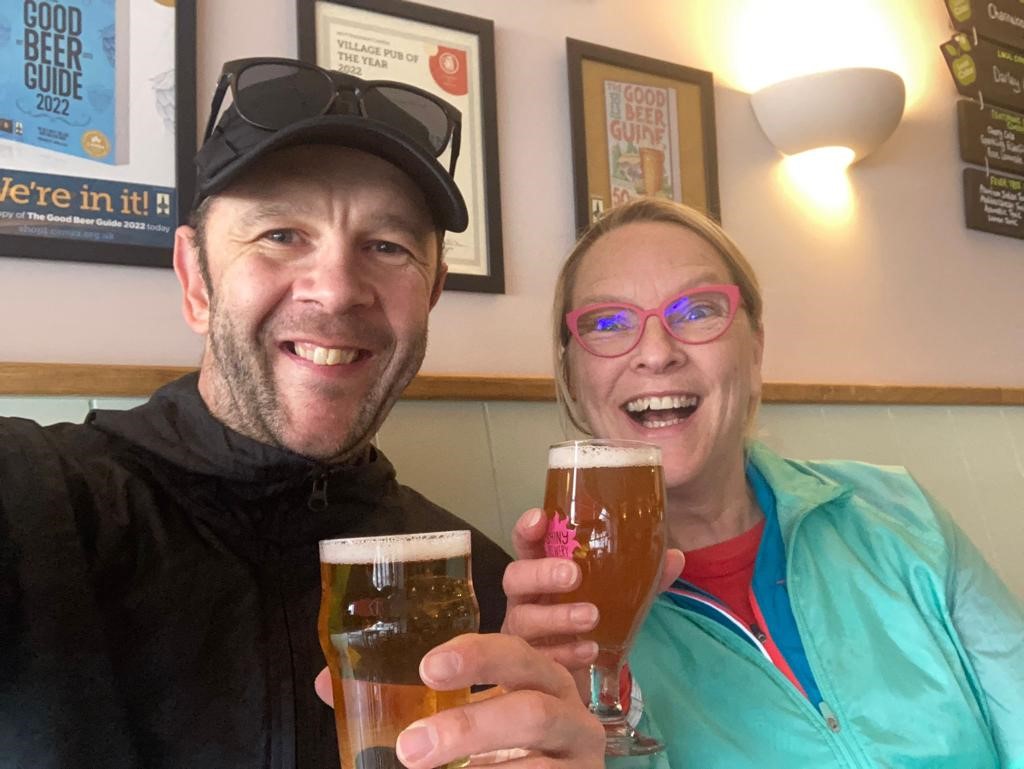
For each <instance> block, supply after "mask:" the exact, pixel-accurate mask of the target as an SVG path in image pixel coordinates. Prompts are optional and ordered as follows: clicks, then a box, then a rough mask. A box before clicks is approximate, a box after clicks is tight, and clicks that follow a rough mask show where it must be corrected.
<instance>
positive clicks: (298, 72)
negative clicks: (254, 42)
mask: <svg viewBox="0 0 1024 769" xmlns="http://www.w3.org/2000/svg"><path fill="white" fill-rule="evenodd" d="M228 87H230V88H231V97H232V98H233V99H234V102H235V109H236V110H237V111H238V114H239V115H240V116H241V118H242V119H243V120H245V121H246V122H247V123H249V124H250V125H254V126H256V127H257V128H263V129H266V130H268V131H276V130H279V129H281V128H285V127H286V126H289V125H291V124H292V123H296V122H298V121H300V120H307V119H309V118H314V117H319V116H320V115H327V114H336V115H359V116H361V117H364V118H369V119H372V120H379V121H380V122H382V123H386V124H388V125H390V126H391V127H392V128H394V129H396V130H398V131H401V132H402V133H404V134H405V135H406V136H408V137H409V138H410V139H412V140H413V141H415V142H416V143H417V144H419V145H420V146H422V147H423V148H424V149H426V150H427V151H428V152H430V153H431V154H432V155H433V156H434V157H440V156H441V155H442V154H443V153H444V151H445V149H446V148H447V147H448V146H449V144H450V145H451V155H450V159H449V161H448V173H449V174H454V173H455V161H456V160H458V157H459V144H460V141H461V133H462V113H460V112H459V111H458V110H457V109H455V107H453V106H452V105H450V104H448V103H447V102H446V101H444V100H443V99H440V98H438V97H437V96H434V94H432V93H429V92H428V91H424V90H422V89H420V88H416V87H415V86H411V85H406V84H405V83H395V82H392V81H389V80H361V79H360V78H358V77H354V76H352V75H346V74H344V73H342V72H335V71H333V70H327V69H323V68H322V67H318V66H316V65H314V64H307V63H306V62H301V61H295V60H293V59H276V58H254V59H236V60H234V61H229V62H227V63H225V64H224V67H223V69H222V70H221V76H220V80H219V81H218V82H217V90H216V92H215V93H214V95H213V103H212V104H211V108H210V119H209V121H208V122H207V124H206V132H205V133H204V134H203V141H204V142H205V141H206V140H207V139H209V138H210V136H211V134H213V131H214V127H215V126H216V124H217V118H218V116H219V113H220V108H221V104H222V103H223V101H224V94H225V92H226V91H227V89H228Z"/></svg>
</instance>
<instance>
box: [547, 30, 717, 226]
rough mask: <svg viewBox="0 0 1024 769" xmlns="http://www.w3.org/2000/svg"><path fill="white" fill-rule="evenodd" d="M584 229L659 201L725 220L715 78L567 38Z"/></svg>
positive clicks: (579, 219)
mask: <svg viewBox="0 0 1024 769" xmlns="http://www.w3.org/2000/svg"><path fill="white" fill-rule="evenodd" d="M566 56H567V58H568V63H569V118H570V125H571V129H572V160H573V163H572V167H573V181H574V189H575V204H576V226H577V228H578V229H579V230H582V229H583V228H584V227H586V226H587V225H588V224H590V223H591V222H592V221H594V220H595V219H596V218H597V217H599V216H600V215H601V214H602V213H603V212H604V211H605V210H606V209H608V208H609V207H611V206H613V205H616V204H618V203H622V202H625V201H626V200H628V199H631V198H635V197H640V196H643V195H655V196H660V197H667V198H671V199H674V200H678V201H680V202H682V203H687V204H689V205H691V206H694V207H695V208H699V209H701V210H703V211H705V212H706V213H708V214H710V215H711V216H713V217H714V218H715V219H717V220H719V221H720V220H721V211H720V206H719V200H718V159H717V158H718V154H717V149H716V147H717V144H716V139H715V103H714V84H713V80H712V76H711V73H710V72H704V71H703V70H698V69H692V68H690V67H684V66H681V65H678V64H671V63H669V62H665V61H660V60H658V59H651V58H648V57H646V56H639V55H636V54H632V53H626V52H625V51H618V50H615V49H613V48H605V47H603V46H599V45H593V44H591V43H584V42H582V41H580V40H573V39H572V38H567V39H566Z"/></svg>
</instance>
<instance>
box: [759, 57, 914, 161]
mask: <svg viewBox="0 0 1024 769" xmlns="http://www.w3.org/2000/svg"><path fill="white" fill-rule="evenodd" d="M905 95H906V93H905V89H904V86H903V80H902V78H900V76H899V75H897V74H896V73H894V72H890V71H889V70H885V69H872V68H864V67H859V68H853V69H836V70H831V71H829V72H818V73H815V74H813V75H804V76H803V77H796V78H793V79H791V80H784V81H782V82H781V83H776V84H774V85H770V86H768V87H767V88H763V89H762V90H760V91H758V92H757V93H755V94H753V95H751V97H750V104H751V106H752V107H753V109H754V115H755V116H757V122H758V123H760V124H761V128H762V129H763V130H764V132H765V135H766V136H767V137H768V138H769V139H770V140H771V143H772V144H774V145H775V146H776V148H778V150H779V151H780V152H782V153H783V154H785V155H796V154H799V153H801V152H806V151H808V150H813V149H821V148H824V147H843V148H846V149H847V150H848V151H847V152H846V156H847V157H848V162H850V163H852V162H856V161H857V160H860V159H861V158H863V157H864V156H865V155H868V154H870V153H871V152H873V151H874V150H876V149H877V148H878V147H879V145H881V144H882V142H884V141H885V140H886V139H888V138H889V136H890V135H891V134H892V132H893V131H895V130H896V126H897V125H898V124H899V122H900V118H901V117H902V116H903V104H904V99H905Z"/></svg>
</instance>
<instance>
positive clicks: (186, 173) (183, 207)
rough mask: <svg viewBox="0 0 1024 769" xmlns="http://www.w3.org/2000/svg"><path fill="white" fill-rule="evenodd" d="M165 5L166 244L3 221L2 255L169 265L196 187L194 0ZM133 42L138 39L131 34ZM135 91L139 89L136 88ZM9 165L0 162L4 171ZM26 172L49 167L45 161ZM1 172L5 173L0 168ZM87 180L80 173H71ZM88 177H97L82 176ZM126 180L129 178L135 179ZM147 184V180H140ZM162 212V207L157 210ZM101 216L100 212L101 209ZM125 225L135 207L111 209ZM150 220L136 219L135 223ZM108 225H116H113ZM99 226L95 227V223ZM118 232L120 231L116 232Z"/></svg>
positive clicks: (152, 209) (0, 230)
mask: <svg viewBox="0 0 1024 769" xmlns="http://www.w3.org/2000/svg"><path fill="white" fill-rule="evenodd" d="M160 5H161V7H164V8H168V9H173V11H174V32H173V38H174V63H173V66H174V140H173V144H174V152H175V162H174V169H175V180H174V193H175V204H174V208H175V210H174V212H173V214H171V215H169V218H167V220H166V221H162V219H163V217H161V221H160V227H161V233H160V235H161V237H162V236H163V231H162V230H163V228H166V229H167V230H169V232H168V234H167V237H166V246H152V245H133V244H129V243H125V242H120V243H119V242H96V241H94V240H88V239H78V238H77V237H51V236H46V235H26V234H14V233H12V232H10V231H9V230H10V229H11V228H10V227H4V226H0V257H20V258H31V259H45V260H55V261H71V262H88V263H96V264H119V265H133V266H143V267H163V268H167V267H171V266H172V255H173V247H174V230H175V228H176V227H177V226H178V225H180V224H183V223H185V222H186V221H187V219H188V215H189V211H190V209H191V205H192V197H193V194H194V191H195V168H194V165H193V162H194V158H195V152H196V87H195V84H196V0H176V1H175V2H170V0H168V2H161V3H160ZM130 44H132V45H138V44H139V41H138V40H137V39H132V40H131V43H130ZM132 94H133V95H134V94H135V90H134V89H133V90H132ZM3 171H10V169H5V168H0V172H3ZM22 172H23V173H32V172H35V173H47V169H46V168H45V167H41V168H39V169H33V170H32V171H30V172H25V171H22ZM0 175H3V174H2V173H0ZM67 178H68V179H73V180H75V181H83V179H82V178H81V177H67ZM84 181H86V182H90V181H95V180H94V179H84ZM131 183H132V182H126V183H125V184H131ZM139 186H144V185H139ZM159 207H160V204H153V205H149V208H148V209H147V211H146V214H145V216H146V217H150V216H152V215H153V214H154V213H157V210H158V208H159ZM157 215H159V213H157ZM100 216H102V214H101V215H100ZM113 218H114V219H118V220H119V221H120V222H121V227H125V226H131V225H129V224H128V222H129V221H134V220H138V219H139V218H140V215H139V213H138V210H137V208H136V209H135V211H134V212H133V214H132V215H129V218H121V217H120V216H119V214H117V213H115V214H114V215H113ZM139 224H146V222H139V221H135V226H138V225H139ZM108 229H115V228H110V227H108ZM93 231H96V228H95V227H94V228H93ZM115 234H116V233H115Z"/></svg>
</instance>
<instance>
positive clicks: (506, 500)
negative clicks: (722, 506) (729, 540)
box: [0, 397, 1024, 595]
mask: <svg viewBox="0 0 1024 769" xmlns="http://www.w3.org/2000/svg"><path fill="white" fill-rule="evenodd" d="M140 402H141V400H139V399H131V398H123V399H122V398H103V399H93V400H90V399H87V398H27V397H26V398H20V397H19V398H0V415H11V416H27V417H29V418H32V419H36V420H38V421H41V422H43V423H46V424H51V423H53V422H60V421H79V420H81V419H82V418H84V416H85V414H86V413H87V412H88V410H89V407H90V404H94V405H95V406H97V407H100V408H130V407H131V406H134V405H136V404H138V403H140ZM566 437H567V432H566V430H565V429H564V426H563V423H562V421H561V419H560V418H559V414H558V409H557V407H556V406H555V404H553V403H517V402H503V401H494V402H483V403H481V402H469V401H403V402H401V403H399V404H397V405H396V407H395V410H394V412H393V413H392V415H391V417H390V418H389V419H388V421H387V422H386V423H385V425H384V427H383V428H382V429H381V431H380V433H379V435H378V436H377V441H376V442H377V445H379V446H380V447H381V449H383V451H384V452H385V453H386V454H387V455H388V457H389V458H390V459H391V461H392V462H394V464H395V467H396V468H397V469H398V477H399V478H400V479H401V480H402V482H403V483H406V484H408V485H409V486H412V487H413V488H415V489H417V490H418V491H420V492H421V493H423V494H424V495H426V496H427V497H429V498H430V499H432V500H434V501H435V502H437V503H438V504H440V505H444V506H445V507H447V508H449V509H450V510H452V511H453V512H455V513H458V514H459V515H461V516H462V517H463V518H465V519H466V520H467V521H469V522H471V523H473V524H474V525H475V526H477V527H478V528H480V529H481V530H482V531H483V532H485V533H486V534H488V535H489V536H491V537H493V538H494V539H495V540H496V541H498V542H500V543H501V544H502V545H503V546H504V547H505V548H506V549H508V550H509V551H511V549H512V544H511V538H510V536H509V532H510V531H511V528H512V525H513V524H514V523H515V521H516V519H517V518H518V517H519V515H520V514H521V513H522V512H523V511H524V510H526V509H528V508H530V507H533V506H535V505H538V504H540V502H541V498H542V496H543V493H544V472H545V467H546V463H547V447H548V445H549V444H550V443H553V442H556V441H560V440H565V439H566ZM756 437H757V438H758V439H759V440H762V441H764V442H765V443H767V444H768V445H769V446H771V447H772V448H774V449H775V450H777V451H779V452H781V453H783V454H785V455H787V456H791V457H796V458H800V459H828V458H841V459H859V460H862V461H865V462H875V463H879V464H897V465H904V466H906V467H907V468H909V469H910V471H911V472H912V473H913V474H914V476H915V477H916V478H917V479H918V481H920V483H921V484H922V485H923V486H924V487H925V488H926V489H928V491H930V492H931V493H932V495H933V496H935V498H936V499H938V500H939V502H941V503H942V504H943V505H945V506H946V507H947V509H948V510H949V511H950V513H951V514H952V515H953V517H954V518H955V519H956V520H957V522H958V523H959V524H960V526H961V527H963V529H964V531H966V532H967V534H968V535H969V536H970V537H971V539H972V540H973V541H974V542H975V544H977V546H978V547H979V548H980V549H981V550H982V552H984V553H985V556H986V557H987V558H988V559H989V562H990V563H992V565H993V566H994V567H995V568H996V569H997V570H998V571H999V572H1000V573H1001V574H1002V576H1003V578H1004V579H1006V581H1007V582H1008V583H1009V584H1010V586H1011V588H1013V589H1014V590H1015V591H1016V592H1017V593H1018V594H1020V595H1024V558H1021V556H1020V553H1021V550H1022V549H1024V407H1010V406H1008V407H998V406H955V407H946V406H888V407H886V406H821V405H792V404H767V405H764V406H762V408H761V412H760V416H759V420H758V428H757V431H756Z"/></svg>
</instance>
